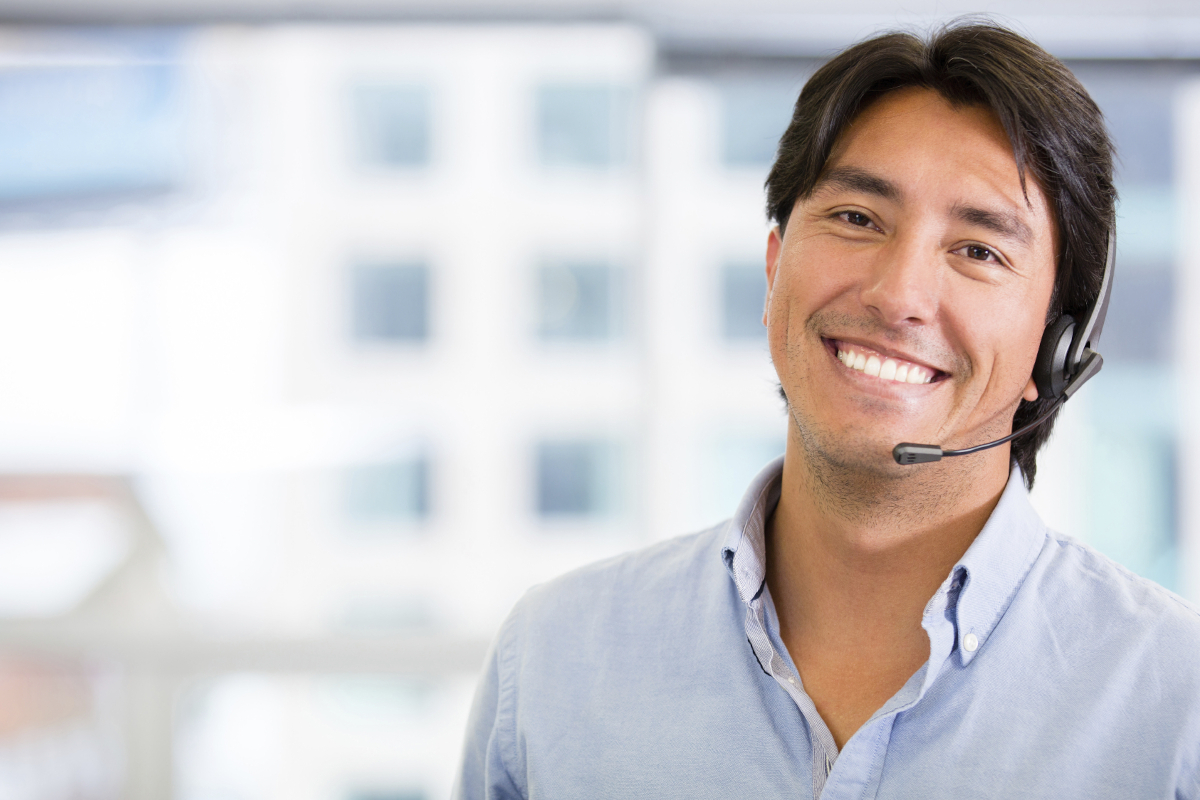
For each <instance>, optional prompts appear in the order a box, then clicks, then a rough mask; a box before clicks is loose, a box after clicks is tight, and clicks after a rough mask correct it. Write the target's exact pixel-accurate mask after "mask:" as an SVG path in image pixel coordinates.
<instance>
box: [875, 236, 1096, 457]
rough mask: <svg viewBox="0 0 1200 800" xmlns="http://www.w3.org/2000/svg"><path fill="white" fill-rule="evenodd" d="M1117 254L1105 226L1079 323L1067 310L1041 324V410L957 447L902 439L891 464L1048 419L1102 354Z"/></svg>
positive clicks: (1037, 366)
mask: <svg viewBox="0 0 1200 800" xmlns="http://www.w3.org/2000/svg"><path fill="white" fill-rule="evenodd" d="M1116 260H1117V226H1116V223H1115V222H1114V223H1112V224H1111V225H1110V226H1109V229H1108V254H1107V255H1106V256H1105V258H1104V274H1103V275H1102V276H1100V293H1099V294H1098V295H1096V300H1095V302H1093V303H1092V304H1091V305H1090V306H1089V307H1088V310H1087V316H1085V317H1084V319H1083V324H1082V325H1079V324H1076V322H1075V318H1074V317H1073V316H1071V315H1070V314H1062V315H1060V316H1059V318H1058V319H1056V320H1054V322H1051V323H1050V324H1049V325H1047V326H1046V330H1045V331H1044V332H1043V333H1042V343H1041V344H1040V345H1039V346H1038V354H1037V359H1036V360H1035V361H1034V363H1033V382H1034V383H1035V384H1036V385H1037V389H1038V399H1039V400H1054V401H1055V402H1054V404H1053V405H1051V406H1050V408H1048V409H1047V410H1046V411H1045V412H1044V413H1042V414H1041V415H1040V416H1039V417H1038V418H1037V419H1035V420H1034V421H1033V422H1031V423H1029V424H1028V425H1025V426H1023V427H1022V428H1021V429H1020V430H1017V431H1013V432H1012V433H1010V434H1009V435H1008V436H1005V437H1004V438H1003V439H997V440H996V441H994V442H988V443H986V444H978V445H975V446H974V447H966V448H963V449H962V450H943V449H942V448H941V447H939V446H937V445H936V444H913V443H912V442H903V443H901V444H898V445H896V446H895V447H894V448H892V458H894V459H895V460H896V463H897V464H923V463H926V462H929V461H940V460H941V459H942V457H943V456H965V455H968V454H970V453H978V452H979V451H980V450H987V449H988V448H989V447H995V446H996V445H998V444H1004V443H1005V442H1008V441H1011V440H1013V439H1015V438H1017V437H1018V436H1021V435H1023V434H1026V433H1028V432H1029V431H1031V430H1033V429H1034V428H1036V427H1037V426H1038V425H1041V424H1042V423H1043V422H1045V421H1046V420H1048V419H1050V415H1051V414H1053V413H1054V412H1055V411H1057V410H1058V409H1059V408H1060V407H1061V406H1062V404H1063V403H1065V402H1067V400H1068V399H1069V398H1070V397H1071V395H1073V394H1075V392H1077V391H1079V387H1081V386H1083V384H1085V383H1087V382H1088V381H1089V380H1091V378H1092V376H1094V375H1095V374H1096V373H1097V372H1099V371H1100V367H1102V366H1104V359H1103V358H1102V357H1101V356H1100V353H1099V352H1097V351H1096V347H1097V346H1098V345H1099V344H1100V332H1101V331H1103V330H1104V318H1105V317H1106V316H1107V315H1108V301H1109V299H1110V298H1111V297H1112V279H1113V265H1114V264H1115V263H1116Z"/></svg>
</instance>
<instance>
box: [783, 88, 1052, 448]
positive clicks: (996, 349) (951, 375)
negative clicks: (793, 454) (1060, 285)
mask: <svg viewBox="0 0 1200 800" xmlns="http://www.w3.org/2000/svg"><path fill="white" fill-rule="evenodd" d="M1026 187H1027V192H1023V191H1022V188H1021V181H1020V177H1019V173H1018V171H1017V164H1016V161H1015V160H1014V157H1013V152H1012V147H1011V145H1010V144H1009V141H1008V138H1007V136H1006V135H1005V133H1004V130H1003V128H1002V127H1001V126H1000V123H999V121H998V120H997V119H996V117H995V116H994V115H993V114H992V112H991V111H989V110H987V109H985V108H982V107H976V106H971V107H960V108H954V107H952V106H951V105H950V104H949V103H948V102H946V100H944V99H943V98H942V97H941V96H940V95H939V94H937V93H936V92H932V91H929V90H926V89H917V88H910V89H902V90H898V91H895V92H892V93H890V94H888V95H885V96H884V97H882V98H881V99H879V100H877V101H876V102H875V103H873V104H872V105H870V106H869V107H868V108H867V109H866V110H865V111H863V112H862V113H861V114H860V115H859V116H858V117H857V118H856V119H855V120H854V122H853V123H852V124H851V125H849V126H848V127H847V128H846V130H845V131H844V132H843V133H842V135H841V137H840V138H839V140H838V141H837V144H836V145H835V147H834V149H833V152H832V154H831V155H830V158H829V161H828V163H827V164H826V168H825V172H824V174H823V176H822V179H821V181H820V182H819V183H818V184H817V186H816V189H815V190H814V191H813V192H812V194H811V196H809V197H808V198H804V199H801V200H799V201H797V203H796V205H795V207H794V208H793V210H792V213H791V216H790V218H789V220H788V223H787V229H786V232H785V234H784V235H783V237H782V240H781V239H780V236H779V233H778V231H773V232H772V233H771V236H770V238H769V239H768V245H767V283H768V296H767V307H766V311H765V315H764V319H763V321H764V323H765V324H766V325H767V329H768V335H769V338H770V344H771V356H772V358H773V360H774V362H775V368H776V370H777V371H778V373H779V379H780V381H781V382H782V384H783V388H784V390H785V392H786V393H787V396H788V402H789V407H790V410H791V414H792V423H793V424H794V426H795V427H796V428H797V429H798V432H799V435H800V436H801V437H802V441H803V444H804V447H805V448H806V449H809V450H811V449H812V448H816V449H818V450H820V451H823V452H824V453H825V454H826V456H827V457H829V458H831V459H832V460H833V461H834V462H835V463H846V464H856V465H859V466H861V467H868V468H872V469H875V470H878V469H891V468H895V469H898V470H904V469H911V468H904V467H898V466H896V465H895V464H894V463H893V462H892V459H891V450H892V448H893V447H894V446H895V445H896V444H897V443H899V442H905V441H907V442H932V443H935V444H941V445H942V446H943V447H947V448H952V447H967V446H970V445H973V444H981V443H983V442H986V441H989V440H991V439H995V438H999V437H1001V436H1004V435H1006V434H1007V433H1009V432H1010V431H1011V429H1012V418H1013V414H1014V413H1015V411H1016V407H1017V405H1018V403H1019V402H1020V400H1021V398H1022V397H1025V398H1026V399H1029V400H1033V399H1036V397H1037V388H1036V386H1035V385H1034V383H1033V381H1032V380H1031V378H1030V374H1031V372H1032V370H1033V362H1034V359H1035V357H1036V355H1037V349H1038V343H1039V341H1040V339H1041V335H1042V329H1043V327H1044V324H1045V319H1046V312H1047V308H1048V306H1049V302H1050V294H1051V290H1052V288H1053V283H1054V273H1055V263H1054V254H1055V230H1054V221H1053V216H1052V213H1051V211H1050V208H1049V205H1048V203H1047V202H1046V199H1045V197H1044V196H1043V194H1042V192H1041V189H1040V188H1039V187H1038V186H1037V184H1036V182H1035V181H1034V180H1032V179H1031V178H1029V179H1027V180H1026ZM1027 197H1028V199H1026V198H1027ZM885 465H891V466H890V467H888V466H885Z"/></svg>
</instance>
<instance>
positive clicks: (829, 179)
mask: <svg viewBox="0 0 1200 800" xmlns="http://www.w3.org/2000/svg"><path fill="white" fill-rule="evenodd" d="M822 189H847V190H849V191H852V192H861V193H863V194H873V195H875V196H877V197H882V198H883V199H885V200H891V201H893V202H899V201H900V199H901V192H900V187H899V186H897V185H896V184H894V183H892V182H891V181H889V180H887V179H886V178H881V177H879V176H878V175H873V174H871V173H870V172H867V171H866V170H865V169H859V168H858V167H834V168H833V169H831V170H829V171H828V172H826V173H824V174H823V175H822V176H821V177H820V178H819V179H818V180H817V183H816V185H815V186H814V187H813V193H814V194H815V193H817V192H819V191H821V190H822Z"/></svg>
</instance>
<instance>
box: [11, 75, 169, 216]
mask: <svg viewBox="0 0 1200 800" xmlns="http://www.w3.org/2000/svg"><path fill="white" fill-rule="evenodd" d="M185 157H186V152H185V126H184V114H183V100H182V98H181V86H180V76H179V70H178V67H177V66H176V65H175V64H174V63H170V62H164V61H151V62H149V63H138V62H136V61H134V62H132V63H120V62H117V63H113V64H105V65H101V66H90V65H89V66H74V65H66V66H55V67H15V68H9V69H5V70H4V71H2V72H0V203H7V204H14V203H26V202H29V201H47V200H50V201H55V200H61V199H70V198H88V197H104V196H108V195H124V194H130V193H136V194H144V193H146V192H161V191H165V190H168V189H171V188H173V187H175V186H176V185H177V184H178V183H180V181H181V180H182V178H183V173H184V168H185V163H186V162H185Z"/></svg>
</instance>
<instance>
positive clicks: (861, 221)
mask: <svg viewBox="0 0 1200 800" xmlns="http://www.w3.org/2000/svg"><path fill="white" fill-rule="evenodd" d="M838 216H839V217H841V218H842V219H844V220H846V222H849V223H850V224H851V225H856V226H858V227H859V228H865V227H867V226H868V225H870V224H871V218H870V217H868V216H867V215H866V214H862V213H859V212H858V211H843V212H841V213H840V214H838Z"/></svg>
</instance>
